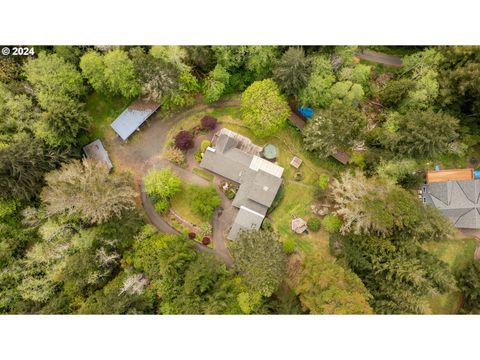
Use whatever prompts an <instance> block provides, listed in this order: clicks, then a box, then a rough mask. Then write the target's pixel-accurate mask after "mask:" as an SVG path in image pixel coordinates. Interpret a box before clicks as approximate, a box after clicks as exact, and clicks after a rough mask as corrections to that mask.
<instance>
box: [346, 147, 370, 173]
mask: <svg viewBox="0 0 480 360" xmlns="http://www.w3.org/2000/svg"><path fill="white" fill-rule="evenodd" d="M348 162H349V163H350V164H355V165H357V166H358V168H359V169H362V170H363V169H364V168H365V165H366V164H365V154H364V153H362V152H358V151H354V152H353V153H352V156H351V157H350V160H349V161H348Z"/></svg>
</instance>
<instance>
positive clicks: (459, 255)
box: [423, 239, 476, 314]
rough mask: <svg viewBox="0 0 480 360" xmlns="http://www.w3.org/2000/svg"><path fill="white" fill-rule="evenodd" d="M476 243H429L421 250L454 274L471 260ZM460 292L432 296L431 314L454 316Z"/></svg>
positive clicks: (469, 240)
mask: <svg viewBox="0 0 480 360" xmlns="http://www.w3.org/2000/svg"><path fill="white" fill-rule="evenodd" d="M475 246H476V241H475V240H474V239H452V240H447V241H442V242H429V243H427V244H424V245H423V248H424V249H425V250H427V251H428V252H430V253H432V254H433V255H435V256H437V257H438V258H439V259H441V260H443V261H445V262H446V263H447V264H448V265H449V266H450V269H451V270H452V271H453V272H454V273H456V272H457V271H458V270H460V269H462V268H463V267H464V266H466V265H467V264H468V263H469V262H471V261H472V259H473V253H474V252H475ZM460 295H461V294H460V291H453V292H450V293H447V294H443V295H434V296H433V297H432V298H431V299H430V300H429V303H430V308H431V312H432V314H454V313H455V312H456V311H457V309H458V306H459V304H460Z"/></svg>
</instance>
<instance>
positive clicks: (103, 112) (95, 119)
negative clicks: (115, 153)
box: [80, 93, 131, 146]
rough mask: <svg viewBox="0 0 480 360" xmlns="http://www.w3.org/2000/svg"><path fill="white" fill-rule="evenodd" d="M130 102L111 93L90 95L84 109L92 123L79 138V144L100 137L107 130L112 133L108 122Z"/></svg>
mask: <svg viewBox="0 0 480 360" xmlns="http://www.w3.org/2000/svg"><path fill="white" fill-rule="evenodd" d="M130 102H131V100H129V99H125V98H123V97H114V96H112V95H104V94H99V93H93V94H92V95H90V96H89V97H88V99H87V102H86V106H85V109H86V111H87V113H88V114H89V115H90V117H91V118H92V124H91V126H90V129H89V132H88V133H87V134H84V135H83V136H82V137H81V138H80V144H81V145H82V146H83V145H86V144H88V143H89V142H91V141H93V140H95V139H101V138H103V137H104V136H105V135H106V132H107V131H112V135H113V130H112V129H111V128H110V124H111V123H112V122H113V120H115V119H116V118H117V117H118V115H120V114H121V113H122V111H123V110H125V108H126V107H127V106H128V105H129V104H130Z"/></svg>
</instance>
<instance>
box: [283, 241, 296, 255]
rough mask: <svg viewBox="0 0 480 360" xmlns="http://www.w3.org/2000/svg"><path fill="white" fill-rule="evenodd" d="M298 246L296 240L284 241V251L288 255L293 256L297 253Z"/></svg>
mask: <svg viewBox="0 0 480 360" xmlns="http://www.w3.org/2000/svg"><path fill="white" fill-rule="evenodd" d="M296 247H297V245H296V244H295V240H293V239H285V240H284V241H283V251H285V253H287V254H291V253H293V252H294V251H295V248H296Z"/></svg>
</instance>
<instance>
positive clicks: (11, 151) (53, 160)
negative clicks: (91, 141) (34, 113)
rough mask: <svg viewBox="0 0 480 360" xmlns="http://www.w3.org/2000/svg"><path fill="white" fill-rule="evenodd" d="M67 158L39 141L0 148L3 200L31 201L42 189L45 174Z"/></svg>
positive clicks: (0, 189) (0, 191)
mask: <svg viewBox="0 0 480 360" xmlns="http://www.w3.org/2000/svg"><path fill="white" fill-rule="evenodd" d="M66 155H67V154H66V153H65V152H62V151H60V150H58V149H52V148H49V147H47V146H45V145H44V144H43V142H41V141H39V140H33V141H32V140H23V141H21V142H18V143H15V144H12V145H10V146H8V147H5V148H0V197H4V198H17V199H21V200H29V199H31V198H32V197H33V196H35V195H36V194H37V193H38V192H39V190H40V189H41V187H42V186H43V177H44V174H45V173H47V172H48V171H51V170H53V169H54V168H55V167H57V166H58V165H59V164H60V162H62V161H65V160H66V158H67V156H66Z"/></svg>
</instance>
